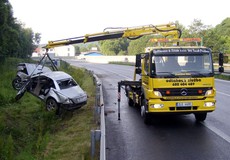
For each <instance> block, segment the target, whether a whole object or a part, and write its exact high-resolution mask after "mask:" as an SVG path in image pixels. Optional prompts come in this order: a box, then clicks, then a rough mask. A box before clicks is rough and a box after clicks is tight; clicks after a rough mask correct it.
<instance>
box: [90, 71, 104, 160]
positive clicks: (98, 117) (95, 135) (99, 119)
mask: <svg viewBox="0 0 230 160" xmlns="http://www.w3.org/2000/svg"><path fill="white" fill-rule="evenodd" d="M91 73H92V72H91ZM93 77H94V82H95V84H96V97H95V111H94V120H95V121H96V123H98V124H100V130H91V158H92V159H93V158H94V156H95V146H96V145H95V144H96V141H99V140H100V160H106V143H105V136H106V135H105V110H104V99H103V91H102V82H101V80H100V79H99V78H98V77H97V76H96V75H95V74H93Z"/></svg>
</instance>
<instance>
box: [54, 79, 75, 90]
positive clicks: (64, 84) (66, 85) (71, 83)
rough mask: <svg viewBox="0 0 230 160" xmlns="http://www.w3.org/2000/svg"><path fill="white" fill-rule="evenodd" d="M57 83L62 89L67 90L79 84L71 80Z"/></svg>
mask: <svg viewBox="0 0 230 160" xmlns="http://www.w3.org/2000/svg"><path fill="white" fill-rule="evenodd" d="M57 83H58V85H59V87H60V89H67V88H70V87H73V86H77V83H76V82H75V81H74V80H73V79H71V78H69V79H62V80H58V81H57Z"/></svg>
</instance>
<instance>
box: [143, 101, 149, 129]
mask: <svg viewBox="0 0 230 160" xmlns="http://www.w3.org/2000/svg"><path fill="white" fill-rule="evenodd" d="M146 109H147V106H146V100H142V105H141V116H142V117H143V119H144V123H145V124H147V125H149V124H150V122H151V117H150V115H149V113H146Z"/></svg>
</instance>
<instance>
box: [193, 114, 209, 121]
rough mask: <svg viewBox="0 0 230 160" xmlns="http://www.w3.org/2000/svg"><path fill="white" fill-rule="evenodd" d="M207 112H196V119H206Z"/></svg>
mask: <svg viewBox="0 0 230 160" xmlns="http://www.w3.org/2000/svg"><path fill="white" fill-rule="evenodd" d="M206 117H207V113H195V118H196V121H198V122H202V121H204V120H205V119H206Z"/></svg>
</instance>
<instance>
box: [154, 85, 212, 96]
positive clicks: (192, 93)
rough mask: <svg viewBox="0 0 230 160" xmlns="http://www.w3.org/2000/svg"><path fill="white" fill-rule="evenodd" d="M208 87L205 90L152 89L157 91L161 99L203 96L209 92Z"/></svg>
mask: <svg viewBox="0 0 230 160" xmlns="http://www.w3.org/2000/svg"><path fill="white" fill-rule="evenodd" d="M211 89H212V88H210V87H205V88H167V89H166V88H158V89H154V90H155V91H159V92H160V93H161V95H162V96H163V97H168V96H204V95H205V93H206V91H207V90H211Z"/></svg>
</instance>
